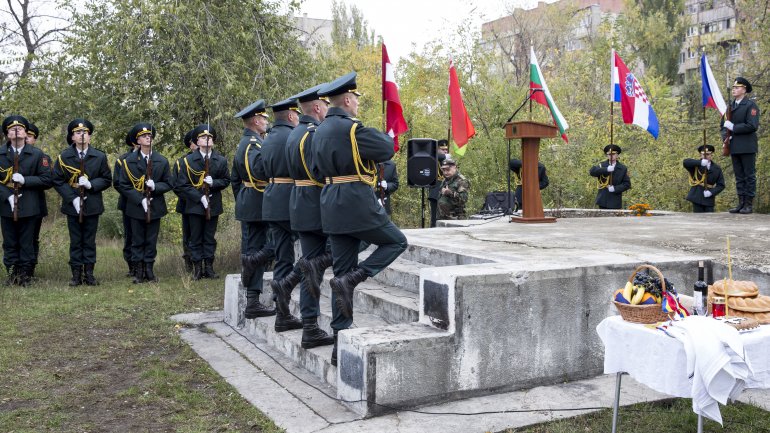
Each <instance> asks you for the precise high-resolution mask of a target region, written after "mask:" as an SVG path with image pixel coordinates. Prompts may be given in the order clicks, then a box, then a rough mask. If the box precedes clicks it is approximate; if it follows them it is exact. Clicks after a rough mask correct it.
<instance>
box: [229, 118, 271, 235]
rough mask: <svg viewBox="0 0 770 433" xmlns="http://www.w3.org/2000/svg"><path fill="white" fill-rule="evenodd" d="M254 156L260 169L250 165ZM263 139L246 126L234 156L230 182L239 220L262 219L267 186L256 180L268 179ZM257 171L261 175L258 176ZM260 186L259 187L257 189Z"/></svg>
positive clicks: (253, 220)
mask: <svg viewBox="0 0 770 433" xmlns="http://www.w3.org/2000/svg"><path fill="white" fill-rule="evenodd" d="M247 150H248V153H249V155H252V154H254V155H252V156H254V158H253V159H254V163H253V164H255V165H259V170H256V171H255V170H252V167H251V166H248V167H247V165H248V160H249V159H250V158H249V155H247V154H246V151H247ZM261 152H262V139H261V138H260V137H259V134H257V133H256V132H255V131H252V130H251V129H248V128H244V130H243V136H242V137H241V141H240V142H239V143H238V149H236V151H235V156H234V157H233V168H232V171H231V173H230V182H231V185H232V188H233V194H235V219H237V220H238V221H245V222H255V221H262V203H263V201H264V200H263V191H264V189H265V186H264V185H263V186H257V185H255V184H256V181H257V180H259V181H262V182H264V181H265V180H267V179H266V178H265V176H264V173H263V170H262V156H261ZM257 172H259V173H260V174H259V176H260V177H257V174H256V173H257ZM244 182H249V185H251V186H244V184H243V183H244ZM257 188H259V189H257Z"/></svg>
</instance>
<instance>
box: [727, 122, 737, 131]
mask: <svg viewBox="0 0 770 433" xmlns="http://www.w3.org/2000/svg"><path fill="white" fill-rule="evenodd" d="M734 126H735V124H734V123H733V122H731V121H729V120H725V128H727V129H729V130H730V131H732V130H733V127H734Z"/></svg>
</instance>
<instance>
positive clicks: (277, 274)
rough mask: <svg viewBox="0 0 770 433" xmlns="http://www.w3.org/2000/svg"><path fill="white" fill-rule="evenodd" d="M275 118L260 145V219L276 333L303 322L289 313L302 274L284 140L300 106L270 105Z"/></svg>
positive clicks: (293, 101)
mask: <svg viewBox="0 0 770 433" xmlns="http://www.w3.org/2000/svg"><path fill="white" fill-rule="evenodd" d="M271 108H272V110H273V115H274V116H275V121H274V122H273V128H272V129H271V130H270V134H268V136H267V138H265V142H264V143H263V144H262V162H263V165H264V168H265V176H267V178H268V179H269V184H268V185H267V187H266V188H265V197H264V199H263V200H264V203H263V204H264V206H263V207H262V220H263V221H269V223H270V234H271V236H272V239H273V243H274V247H275V258H276V262H275V267H274V268H273V281H271V282H270V287H271V288H272V289H273V293H274V294H275V295H276V304H275V306H276V313H277V314H276V317H275V330H276V332H283V331H288V330H290V329H299V328H301V327H302V322H301V321H300V320H299V319H297V318H296V317H294V316H292V315H291V312H290V311H289V301H290V300H291V291H292V290H293V289H294V286H296V285H297V284H298V283H299V282H300V280H301V279H302V273H301V272H300V271H299V269H295V268H294V239H293V238H294V233H292V231H291V222H290V217H289V197H290V196H291V190H292V188H293V187H294V179H293V178H291V177H290V174H289V165H288V162H287V159H286V140H287V139H288V138H289V134H291V132H292V130H293V129H294V128H295V127H296V126H297V125H298V124H299V107H298V105H297V100H296V99H293V98H289V99H286V100H284V101H281V102H277V103H275V104H273V105H272V106H271Z"/></svg>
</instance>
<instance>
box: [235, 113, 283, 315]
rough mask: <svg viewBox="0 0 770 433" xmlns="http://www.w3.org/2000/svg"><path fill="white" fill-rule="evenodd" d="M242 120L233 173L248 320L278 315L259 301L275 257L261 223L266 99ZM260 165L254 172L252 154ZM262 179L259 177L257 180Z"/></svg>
mask: <svg viewBox="0 0 770 433" xmlns="http://www.w3.org/2000/svg"><path fill="white" fill-rule="evenodd" d="M235 117H236V118H240V119H242V120H243V136H242V137H241V141H240V142H239V143H238V148H237V149H236V151H235V157H234V158H233V168H232V170H231V172H230V183H231V186H232V188H233V195H234V196H235V219H237V220H238V221H240V222H241V266H242V268H243V272H242V273H241V284H243V287H244V289H246V309H245V311H244V316H245V317H246V318H247V319H254V318H257V317H266V316H273V315H275V310H274V309H273V308H270V307H268V306H266V305H263V304H262V303H261V302H260V301H259V295H260V294H261V293H262V285H263V279H262V277H263V275H264V272H265V265H266V264H267V262H268V261H269V260H270V258H271V257H272V252H271V251H272V249H271V248H270V247H269V246H267V238H268V237H267V234H268V233H267V232H268V224H267V223H265V222H263V221H262V201H263V197H262V196H263V193H264V191H265V187H266V186H267V182H266V181H265V179H266V177H265V175H264V173H263V169H262V160H261V149H262V140H263V137H264V136H265V134H266V133H267V124H268V117H267V112H265V100H264V99H260V100H258V101H256V102H254V103H253V104H251V105H249V106H248V107H246V108H244V109H243V110H241V111H240V112H239V113H238V114H236V115H235ZM250 154H251V155H252V157H253V158H252V159H253V160H254V163H255V164H257V165H258V166H259V168H258V169H257V170H252V167H251V166H250V165H249V159H250V158H249V155H250ZM255 176H259V177H255Z"/></svg>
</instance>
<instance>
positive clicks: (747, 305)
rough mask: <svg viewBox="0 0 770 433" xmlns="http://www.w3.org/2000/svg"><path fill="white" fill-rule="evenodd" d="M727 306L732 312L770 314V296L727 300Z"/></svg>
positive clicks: (730, 298)
mask: <svg viewBox="0 0 770 433" xmlns="http://www.w3.org/2000/svg"><path fill="white" fill-rule="evenodd" d="M727 306H728V307H730V310H737V311H747V312H749V313H770V296H757V297H756V298H739V297H729V298H727Z"/></svg>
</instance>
